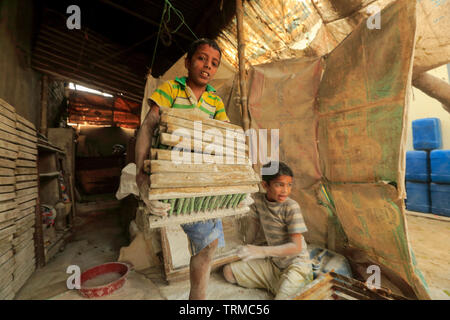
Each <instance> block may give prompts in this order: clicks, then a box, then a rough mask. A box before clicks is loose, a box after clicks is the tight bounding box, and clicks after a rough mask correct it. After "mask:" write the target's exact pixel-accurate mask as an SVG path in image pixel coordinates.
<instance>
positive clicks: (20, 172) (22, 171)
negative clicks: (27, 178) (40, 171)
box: [15, 167, 37, 175]
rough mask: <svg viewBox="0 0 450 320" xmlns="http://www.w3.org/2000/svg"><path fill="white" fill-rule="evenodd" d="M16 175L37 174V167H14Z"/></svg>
mask: <svg viewBox="0 0 450 320" xmlns="http://www.w3.org/2000/svg"><path fill="white" fill-rule="evenodd" d="M15 171H16V175H30V174H31V175H34V174H37V168H22V167H20V168H16V170H15Z"/></svg>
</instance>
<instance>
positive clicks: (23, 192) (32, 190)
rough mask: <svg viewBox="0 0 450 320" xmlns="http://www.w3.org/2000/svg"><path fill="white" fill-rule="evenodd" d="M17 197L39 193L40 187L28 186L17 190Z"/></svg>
mask: <svg viewBox="0 0 450 320" xmlns="http://www.w3.org/2000/svg"><path fill="white" fill-rule="evenodd" d="M16 194H17V197H23V196H26V195H31V194H35V195H37V194H38V188H37V187H32V188H27V189H21V190H18V191H16Z"/></svg>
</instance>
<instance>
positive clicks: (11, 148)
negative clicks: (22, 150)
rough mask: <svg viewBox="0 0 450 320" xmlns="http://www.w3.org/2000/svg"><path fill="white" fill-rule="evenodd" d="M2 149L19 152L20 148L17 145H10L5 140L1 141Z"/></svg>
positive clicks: (0, 146)
mask: <svg viewBox="0 0 450 320" xmlns="http://www.w3.org/2000/svg"><path fill="white" fill-rule="evenodd" d="M0 148H4V149H6V150H11V151H14V152H17V151H19V146H18V145H17V144H14V143H10V142H7V141H4V140H0Z"/></svg>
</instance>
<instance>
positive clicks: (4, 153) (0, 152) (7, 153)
mask: <svg viewBox="0 0 450 320" xmlns="http://www.w3.org/2000/svg"><path fill="white" fill-rule="evenodd" d="M0 157H5V158H8V159H13V160H16V159H17V152H16V151H11V150H7V149H3V148H0Z"/></svg>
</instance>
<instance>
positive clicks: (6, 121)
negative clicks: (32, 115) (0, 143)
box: [0, 114, 16, 133]
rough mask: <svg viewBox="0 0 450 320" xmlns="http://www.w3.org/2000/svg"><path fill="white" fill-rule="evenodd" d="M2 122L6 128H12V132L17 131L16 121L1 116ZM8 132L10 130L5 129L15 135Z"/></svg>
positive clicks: (0, 120)
mask: <svg viewBox="0 0 450 320" xmlns="http://www.w3.org/2000/svg"><path fill="white" fill-rule="evenodd" d="M0 122H1V123H3V124H5V125H6V126H8V127H10V128H11V129H12V130H15V129H16V121H15V120H11V119H8V118H7V117H5V116H4V115H2V114H0ZM12 130H11V131H8V129H5V131H8V132H10V133H14V132H13V131H12Z"/></svg>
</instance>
